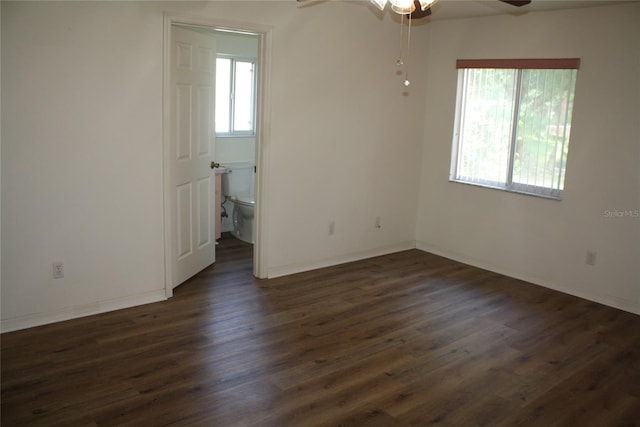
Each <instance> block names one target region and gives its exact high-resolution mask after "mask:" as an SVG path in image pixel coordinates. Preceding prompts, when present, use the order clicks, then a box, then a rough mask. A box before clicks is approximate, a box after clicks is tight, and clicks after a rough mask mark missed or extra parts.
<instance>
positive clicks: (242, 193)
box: [222, 163, 256, 244]
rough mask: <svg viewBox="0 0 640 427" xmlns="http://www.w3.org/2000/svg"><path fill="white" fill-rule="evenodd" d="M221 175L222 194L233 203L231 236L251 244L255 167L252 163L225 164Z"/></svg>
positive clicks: (254, 204) (254, 203)
mask: <svg viewBox="0 0 640 427" xmlns="http://www.w3.org/2000/svg"><path fill="white" fill-rule="evenodd" d="M223 166H224V167H225V168H226V169H227V173H225V174H223V175H222V194H223V195H224V196H226V197H227V198H228V199H229V200H231V202H232V203H233V210H232V213H231V220H232V223H233V231H232V233H233V235H234V236H236V237H237V238H238V239H240V240H242V241H243V242H247V243H251V244H253V213H254V210H255V206H256V202H255V192H254V182H255V167H254V165H253V163H227V164H224V165H223Z"/></svg>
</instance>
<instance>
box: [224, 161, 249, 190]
mask: <svg viewBox="0 0 640 427" xmlns="http://www.w3.org/2000/svg"><path fill="white" fill-rule="evenodd" d="M221 166H223V167H225V168H226V169H227V173H225V174H223V175H222V194H224V195H225V196H244V197H247V196H248V197H253V196H254V192H253V189H254V177H255V168H254V164H253V163H225V164H223V165H221Z"/></svg>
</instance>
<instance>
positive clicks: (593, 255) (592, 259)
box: [585, 251, 597, 265]
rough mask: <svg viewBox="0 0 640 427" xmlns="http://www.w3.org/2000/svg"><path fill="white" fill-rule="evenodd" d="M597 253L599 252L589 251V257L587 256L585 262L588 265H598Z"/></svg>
mask: <svg viewBox="0 0 640 427" xmlns="http://www.w3.org/2000/svg"><path fill="white" fill-rule="evenodd" d="M596 255H597V253H596V252H594V251H587V257H586V258H585V262H586V263H587V264H588V265H596Z"/></svg>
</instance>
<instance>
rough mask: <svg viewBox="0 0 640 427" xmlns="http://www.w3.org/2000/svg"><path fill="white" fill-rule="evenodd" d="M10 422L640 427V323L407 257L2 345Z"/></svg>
mask: <svg viewBox="0 0 640 427" xmlns="http://www.w3.org/2000/svg"><path fill="white" fill-rule="evenodd" d="M1 339H2V394H1V405H2V407H1V409H2V414H1V420H2V426H7V427H9V426H334V427H338V426H343V427H344V426H427V425H439V426H544V427H548V426H581V427H583V426H597V427H600V426H603V427H609V426H640V316H636V315H633V314H630V313H626V312H623V311H619V310H615V309H613V308H609V307H605V306H602V305H599V304H596V303H592V302H588V301H585V300H582V299H579V298H575V297H572V296H568V295H565V294H561V293H558V292H554V291H551V290H548V289H544V288H541V287H538V286H534V285H531V284H527V283H524V282H521V281H518V280H514V279H511V278H507V277H504V276H501V275H498V274H495V273H491V272H488V271H484V270H480V269H477V268H473V267H469V266H466V265H463V264H460V263H457V262H454V261H451V260H447V259H445V258H441V257H438V256H435V255H431V254H428V253H424V252H421V251H418V250H410V251H406V252H400V253H396V254H392V255H387V256H381V257H377V258H372V259H368V260H363V261H358V262H353V263H349V264H344V265H340V266H335V267H330V268H324V269H321V270H316V271H311V272H306V273H301V274H296V275H292V276H287V277H282V278H278V279H272V280H258V279H255V278H254V277H253V276H252V273H251V247H249V246H247V245H244V244H239V243H234V241H233V240H230V239H229V238H227V237H225V238H224V239H223V240H222V242H221V248H220V250H219V251H218V262H217V263H216V264H215V265H214V266H213V267H211V268H209V269H207V270H205V271H203V272H201V273H200V274H198V275H197V276H196V277H194V278H193V279H191V280H190V281H188V282H187V283H185V284H183V285H182V286H180V287H179V288H177V289H176V291H175V296H174V298H172V299H171V300H169V301H165V302H160V303H155V304H149V305H146V306H141V307H135V308H131V309H126V310H120V311H117V312H111V313H106V314H102V315H97V316H92V317H86V318H82V319H75V320H71V321H67V322H61V323H57V324H53V325H47V326H43V327H38V328H32V329H28V330H23V331H17V332H12V333H7V334H4V335H2V337H1Z"/></svg>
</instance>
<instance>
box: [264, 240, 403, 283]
mask: <svg viewBox="0 0 640 427" xmlns="http://www.w3.org/2000/svg"><path fill="white" fill-rule="evenodd" d="M415 247H416V245H415V241H414V240H411V241H407V242H401V243H397V244H395V245H390V246H384V247H381V248H375V249H370V250H366V251H360V252H353V253H349V254H344V255H340V256H337V257H332V258H326V259H324V260H321V261H317V262H311V263H300V264H289V265H284V266H280V267H272V268H269V269H268V271H267V278H269V279H273V278H276V277H281V276H288V275H290V274H296V273H302V272H305V271H311V270H317V269H319V268H324V267H331V266H334V265H339V264H345V263H347V262H353V261H359V260H361V259H367V258H373V257H376V256H380V255H387V254H391V253H394V252H401V251H406V250H409V249H415Z"/></svg>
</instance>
